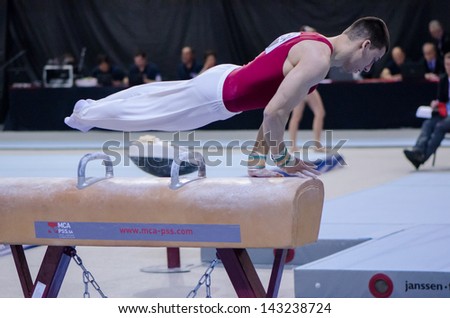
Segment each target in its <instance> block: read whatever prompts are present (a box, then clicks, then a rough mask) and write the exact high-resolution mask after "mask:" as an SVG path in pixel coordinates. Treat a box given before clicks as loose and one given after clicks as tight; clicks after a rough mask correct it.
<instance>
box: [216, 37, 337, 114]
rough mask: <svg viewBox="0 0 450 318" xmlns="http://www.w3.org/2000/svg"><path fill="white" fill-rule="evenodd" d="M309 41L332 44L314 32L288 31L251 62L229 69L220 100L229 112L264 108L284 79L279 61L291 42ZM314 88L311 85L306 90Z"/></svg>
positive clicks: (291, 44)
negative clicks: (232, 69) (230, 70)
mask: <svg viewBox="0 0 450 318" xmlns="http://www.w3.org/2000/svg"><path fill="white" fill-rule="evenodd" d="M305 40H313V41H319V42H323V43H325V44H327V45H328V46H329V47H330V50H331V52H332V53H333V46H332V44H331V43H330V41H328V40H327V39H326V38H325V37H324V36H322V35H320V34H318V33H310V32H301V33H288V34H285V35H282V36H280V37H279V38H278V39H276V40H275V41H274V42H273V43H272V44H271V45H269V46H268V47H267V48H266V49H265V51H264V52H262V53H261V54H260V55H258V56H257V57H256V58H255V59H254V60H253V61H251V62H250V63H248V64H247V65H244V66H242V67H239V68H237V69H235V70H234V71H232V72H231V73H230V74H229V75H228V76H227V78H226V79H225V82H224V85H223V91H222V97H223V102H224V104H225V107H226V108H227V109H228V110H229V111H230V112H241V111H246V110H252V109H259V108H265V107H266V106H267V104H268V103H269V101H270V100H271V99H272V97H273V95H275V93H276V91H277V89H278V87H279V86H280V84H281V82H282V81H283V79H284V75H283V64H284V62H285V61H286V58H287V56H288V53H289V50H290V49H291V48H292V46H294V45H295V44H297V43H299V42H301V41H305ZM315 88H316V86H314V87H311V89H310V91H309V92H310V93H311V92H312V91H313V90H314V89H315Z"/></svg>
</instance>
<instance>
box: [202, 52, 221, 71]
mask: <svg viewBox="0 0 450 318" xmlns="http://www.w3.org/2000/svg"><path fill="white" fill-rule="evenodd" d="M216 65H217V54H216V52H215V51H213V50H207V51H206V52H205V55H204V58H203V67H202V70H201V71H200V74H201V73H203V72H204V71H206V70H208V69H210V68H211V67H214V66H216Z"/></svg>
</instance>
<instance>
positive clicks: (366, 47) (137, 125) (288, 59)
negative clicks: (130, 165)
mask: <svg viewBox="0 0 450 318" xmlns="http://www.w3.org/2000/svg"><path fill="white" fill-rule="evenodd" d="M389 41H390V40H389V31H388V29H387V27H386V24H385V23H384V21H383V20H381V19H379V18H376V17H364V18H360V19H358V20H357V21H355V22H354V23H353V24H352V25H351V26H349V27H348V28H347V29H346V30H344V31H343V32H342V33H341V34H339V35H337V36H334V37H325V36H323V35H321V34H318V33H314V32H300V33H299V32H295V33H288V34H285V35H282V36H280V37H279V38H277V39H276V40H275V41H274V42H272V44H270V45H269V46H268V47H267V48H266V49H265V50H264V51H263V52H262V53H261V54H259V55H258V56H257V57H256V58H255V59H254V60H253V61H251V62H250V63H248V64H246V65H244V66H238V65H233V64H222V65H218V66H215V67H213V68H211V69H209V70H207V71H206V72H204V73H202V74H201V75H199V76H197V77H196V78H193V79H191V80H186V81H169V82H157V83H150V84H143V85H139V86H135V87H131V88H129V89H126V90H123V91H120V92H118V93H115V94H112V95H110V96H107V97H105V98H103V99H100V100H97V101H94V100H89V99H88V100H79V101H78V102H77V103H76V104H75V107H74V110H73V114H72V115H71V116H70V117H67V118H66V119H65V123H66V124H67V125H68V126H70V127H72V128H75V129H78V130H81V131H84V132H85V131H88V130H90V129H91V128H94V127H98V128H104V129H111V130H119V131H147V130H162V131H179V130H191V129H196V128H199V127H202V126H204V125H206V124H209V123H211V122H214V121H218V120H225V119H228V118H230V117H232V116H234V115H237V114H239V113H241V112H243V111H249V110H253V109H264V118H263V121H262V125H261V127H260V129H259V131H258V135H257V139H256V143H255V146H254V149H253V150H252V153H251V154H250V156H249V166H248V173H249V175H250V176H254V177H272V176H281V174H280V173H278V172H276V171H274V170H268V169H266V168H265V167H266V156H267V154H268V153H269V152H270V153H271V156H272V160H273V161H274V162H275V163H276V165H277V166H278V167H279V168H280V169H281V171H283V172H286V173H289V174H298V175H299V176H309V177H316V176H317V175H318V174H319V172H317V171H316V170H314V166H312V165H310V164H307V163H305V162H303V161H302V160H300V159H298V158H296V157H295V156H293V155H291V154H290V153H289V152H288V151H287V148H286V145H285V143H284V141H283V135H284V129H285V126H286V123H287V121H288V118H289V114H290V113H291V111H292V110H293V109H294V108H295V106H297V105H298V104H299V103H300V102H301V101H302V100H304V99H305V97H306V96H307V95H308V94H309V93H311V92H312V91H314V90H315V88H316V86H317V84H318V83H319V82H320V81H322V80H323V79H324V78H325V76H326V75H327V73H328V71H329V69H330V67H342V68H343V69H344V71H346V72H360V71H369V70H370V68H371V67H372V65H373V64H374V63H375V62H376V61H378V60H379V59H380V58H381V57H382V56H383V55H384V54H385V53H386V52H387V51H388V49H389Z"/></svg>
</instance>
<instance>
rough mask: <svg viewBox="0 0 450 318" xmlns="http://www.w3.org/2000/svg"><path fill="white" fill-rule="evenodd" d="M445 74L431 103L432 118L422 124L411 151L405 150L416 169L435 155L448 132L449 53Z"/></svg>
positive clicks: (449, 111) (449, 113)
mask: <svg viewBox="0 0 450 318" xmlns="http://www.w3.org/2000/svg"><path fill="white" fill-rule="evenodd" d="M444 67H445V74H444V75H443V76H442V77H441V79H440V81H439V86H438V96H437V97H438V99H437V100H434V101H432V102H431V107H432V109H433V116H432V117H431V118H430V119H427V120H425V121H424V122H423V125H422V131H421V132H420V135H419V137H418V138H417V141H416V144H415V145H414V147H413V149H412V150H408V149H405V150H403V153H404V154H405V156H406V158H407V159H408V160H409V161H410V162H411V163H412V164H413V166H414V167H415V168H416V169H418V168H419V167H420V165H422V164H424V163H425V162H426V161H427V160H428V158H430V157H431V155H432V154H433V153H435V151H436V149H437V148H438V147H439V145H440V144H441V142H442V140H443V139H444V137H445V134H446V133H447V132H448V131H450V116H449V115H450V102H449V99H450V96H449V95H450V91H449V86H450V85H449V81H450V52H448V53H446V54H445V56H444Z"/></svg>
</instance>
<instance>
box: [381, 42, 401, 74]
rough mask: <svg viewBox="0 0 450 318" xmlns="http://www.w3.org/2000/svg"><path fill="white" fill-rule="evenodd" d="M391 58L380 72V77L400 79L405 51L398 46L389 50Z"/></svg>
mask: <svg viewBox="0 0 450 318" xmlns="http://www.w3.org/2000/svg"><path fill="white" fill-rule="evenodd" d="M391 57H392V60H391V61H389V62H388V64H387V65H386V67H385V68H384V69H383V71H382V72H381V75H380V77H381V78H384V79H390V80H397V81H401V80H402V74H401V71H402V70H401V68H402V65H403V64H404V63H405V61H406V54H405V51H403V49H402V48H401V47H399V46H396V47H394V48H393V49H392V52H391Z"/></svg>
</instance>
